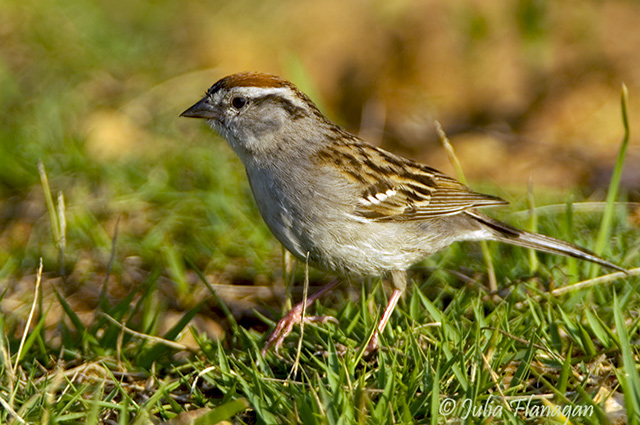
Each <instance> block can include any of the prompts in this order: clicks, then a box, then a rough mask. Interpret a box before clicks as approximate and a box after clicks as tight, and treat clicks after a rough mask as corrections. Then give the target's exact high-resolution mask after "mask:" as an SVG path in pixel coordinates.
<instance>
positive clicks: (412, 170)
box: [320, 142, 507, 221]
mask: <svg viewBox="0 0 640 425" xmlns="http://www.w3.org/2000/svg"><path fill="white" fill-rule="evenodd" d="M354 147H355V149H353V148H354ZM320 158H322V159H323V160H326V161H329V160H331V162H333V163H334V164H335V165H337V166H339V168H340V169H341V170H342V171H343V173H344V175H345V177H346V178H348V179H350V180H352V181H353V182H354V183H356V184H359V185H361V186H362V187H363V191H362V197H361V199H360V202H359V204H358V205H357V206H356V208H355V213H356V214H358V215H360V216H362V217H365V218H369V219H372V220H376V221H386V220H400V221H404V220H422V219H427V218H430V217H437V216H446V215H453V214H458V213H460V212H462V211H465V210H468V209H472V208H479V207H487V206H492V205H502V204H506V203H507V202H506V201H504V200H502V199H500V198H498V197H496V196H492V195H485V194H482V193H477V192H473V191H471V190H469V188H467V187H466V186H465V185H463V184H462V183H460V182H458V181H457V180H455V179H453V178H451V177H448V176H447V175H445V174H442V173H441V172H439V171H437V170H435V169H433V168H430V167H427V166H426V165H422V164H418V163H416V162H414V161H411V160H409V159H406V158H402V157H399V156H396V155H393V154H391V153H389V152H386V151H383V150H381V149H378V148H376V147H373V146H370V145H367V144H364V143H353V142H351V143H339V144H334V145H331V146H329V147H328V148H327V149H325V150H324V151H323V152H322V153H321V155H320ZM385 175H386V176H388V177H387V178H381V177H382V176H385Z"/></svg>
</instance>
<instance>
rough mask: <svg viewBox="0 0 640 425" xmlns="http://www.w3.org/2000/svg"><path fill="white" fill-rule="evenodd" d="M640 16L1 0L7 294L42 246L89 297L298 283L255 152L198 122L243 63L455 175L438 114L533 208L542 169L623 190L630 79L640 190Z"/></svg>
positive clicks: (464, 146)
mask: <svg viewBox="0 0 640 425" xmlns="http://www.w3.org/2000/svg"><path fill="white" fill-rule="evenodd" d="M639 22H640V3H638V2H637V1H630V0H629V1H625V0H612V1H584V0H573V1H572V0H569V1H562V2H554V1H545V0H514V1H502V2H487V1H481V0H452V1H446V2H444V1H429V0H422V1H411V0H394V1H382V0H373V1H358V0H353V1H345V0H325V1H322V2H311V1H300V0H280V1H249V0H235V1H232V2H231V1H189V2H184V1H179V0H155V1H149V2H138V1H130V0H109V1H104V0H103V1H100V0H91V1H87V0H64V1H62V0H57V1H55V0H54V1H47V2H44V1H41V0H21V1H15V0H3V1H2V3H0V110H2V113H1V114H0V278H1V279H2V281H3V282H5V284H3V285H2V286H6V285H8V284H10V285H11V287H12V288H14V289H12V291H19V288H20V287H21V286H20V285H16V283H17V282H20V281H21V280H23V279H26V278H28V279H30V280H29V281H30V282H32V280H33V279H32V277H33V276H32V274H33V273H34V270H35V268H36V266H37V263H38V261H39V258H40V257H42V258H43V259H44V263H45V267H44V269H45V272H46V273H48V275H47V276H48V277H49V278H50V279H60V278H61V277H63V278H64V283H65V291H67V292H69V293H71V292H73V291H74V290H76V289H77V288H84V289H83V290H84V291H85V293H84V294H83V296H82V297H80V298H82V299H83V300H86V299H92V297H93V298H94V299H95V297H97V296H98V292H99V288H100V286H101V285H102V283H104V281H105V280H106V281H109V282H110V281H114V282H117V283H119V284H123V285H125V286H126V284H130V285H135V284H137V283H138V282H140V281H141V280H143V279H144V278H145V277H146V276H148V273H149V272H150V271H153V270H159V271H160V273H161V274H162V275H163V276H166V279H167V282H169V283H168V284H167V285H166V288H168V289H166V291H168V293H170V294H175V293H176V292H177V293H178V294H179V296H178V297H170V298H171V299H173V300H175V299H178V300H179V299H181V298H184V297H187V298H188V297H197V296H198V294H200V293H199V292H198V291H195V292H194V291H193V290H191V291H190V290H189V289H188V288H190V287H191V286H192V285H194V282H193V280H194V279H192V276H191V274H190V273H189V272H188V270H190V269H191V265H192V264H193V265H195V266H197V267H198V268H200V269H201V270H203V271H204V272H205V273H206V274H207V276H210V277H211V279H212V280H213V281H214V282H218V283H236V284H237V283H247V284H266V283H271V282H273V281H277V280H278V279H280V274H281V273H282V265H281V261H282V260H281V257H282V254H281V251H280V248H279V245H278V244H277V242H276V241H275V239H274V238H273V237H272V236H271V235H270V234H269V232H268V231H267V230H266V228H265V226H264V225H263V224H262V222H261V220H260V218H259V214H258V213H257V211H256V209H255V207H254V205H253V203H252V201H251V195H250V191H249V189H248V185H247V183H246V181H245V178H244V171H243V169H242V166H241V164H240V162H239V161H238V160H237V159H236V158H235V157H234V155H233V153H232V152H231V150H230V149H229V148H228V147H227V146H226V145H225V143H224V142H223V141H222V140H221V139H219V138H218V137H217V136H214V135H213V134H212V133H211V132H210V130H209V129H208V128H206V126H205V125H204V123H203V122H199V121H196V120H187V119H179V118H178V115H179V114H180V112H182V111H183V110H184V109H185V108H187V107H188V106H190V105H191V104H193V103H194V102H195V101H197V100H198V99H199V98H200V97H201V96H202V94H203V93H204V91H205V90H206V89H207V88H208V87H209V86H210V85H211V84H213V83H214V82H215V81H216V80H217V79H219V78H221V77H223V76H225V75H227V74H230V73H235V72H239V71H247V70H252V71H263V72H271V73H276V74H279V75H282V76H284V77H285V78H288V79H290V80H292V81H294V82H295V83H296V84H297V85H298V86H299V87H300V88H301V89H302V90H303V91H305V92H307V93H308V94H309V95H310V96H311V97H312V99H314V100H315V101H316V102H317V103H318V105H319V106H320V107H321V109H322V110H323V111H324V112H326V113H327V114H328V115H329V116H330V117H332V118H333V119H334V120H335V121H337V122H338V123H340V124H342V125H343V126H345V127H346V128H348V129H350V130H352V131H354V132H356V133H357V134H359V135H361V136H362V137H364V138H365V139H366V140H367V141H369V142H371V143H373V144H376V145H379V146H382V147H384V148H385V149H389V150H392V151H393V152H396V153H399V154H402V155H405V156H409V157H412V158H414V159H417V160H419V161H423V162H426V163H428V164H430V165H432V166H435V167H436V168H439V169H441V170H442V171H444V172H446V173H449V174H453V173H454V170H453V168H452V167H451V166H450V164H449V162H448V160H447V156H446V154H445V152H444V150H443V148H442V147H441V145H440V142H439V141H438V138H437V136H436V132H435V127H434V120H438V121H439V122H440V123H441V124H442V126H443V128H444V130H445V132H446V133H447V135H448V136H449V137H450V139H451V141H452V143H453V145H454V147H455V149H456V151H457V154H458V155H459V159H460V161H461V163H462V167H463V169H464V170H465V172H466V175H467V178H468V179H469V181H470V185H471V186H472V187H474V188H476V189H484V190H487V187H488V188H489V189H488V190H490V191H491V192H492V193H494V194H496V195H500V196H502V197H505V198H506V199H509V200H510V201H513V202H515V203H516V204H518V202H519V201H520V200H522V199H524V198H525V197H526V192H527V189H526V187H527V185H528V184H529V183H530V182H531V184H532V187H533V192H534V193H535V195H536V197H539V198H540V200H541V203H542V200H546V199H549V200H550V201H554V202H560V203H562V202H565V201H566V200H567V199H575V200H584V199H592V200H602V199H603V198H604V191H605V189H606V187H607V184H608V181H609V176H610V173H611V169H612V168H613V164H614V162H615V158H616V155H617V152H618V148H619V143H620V141H621V139H622V136H623V127H622V120H621V109H620V93H621V86H622V84H623V83H625V84H626V85H627V86H628V88H629V93H630V104H629V119H630V123H631V129H632V139H631V142H630V145H629V152H628V155H627V162H626V167H625V170H624V175H623V187H624V189H625V192H624V194H623V197H628V199H630V200H636V201H637V200H638V199H639V197H640V196H639V190H640V167H639V166H638V164H640V143H639V140H638V135H637V134H638V132H637V130H636V128H637V125H636V123H638V122H639V118H640V100H639V99H640V25H638V23H639ZM39 161H41V163H42V164H43V166H44V167H43V170H45V172H46V176H47V177H48V182H49V186H50V188H51V193H52V197H53V201H54V205H55V207H54V209H56V210H58V211H60V210H62V211H64V214H63V216H64V220H62V221H64V225H65V228H64V229H63V231H62V232H61V233H62V234H60V232H58V233H59V234H57V235H56V232H54V231H53V230H52V219H51V214H49V213H48V210H49V211H53V210H52V209H51V208H52V207H51V206H50V207H49V208H48V207H47V203H46V196H45V190H44V189H43V184H42V176H43V175H44V174H43V173H39V171H38V162H39ZM61 200H63V201H64V202H60V201H61ZM639 217H640V214H639ZM639 221H640V219H639ZM53 225H54V226H55V223H54V224H53ZM57 226H60V223H58V225H57ZM107 271H108V272H107ZM195 280H196V281H197V279H195ZM30 285H32V284H30ZM30 285H27V286H25V290H28V291H31V289H29V288H31V286H30ZM196 286H197V285H196ZM201 286H202V285H200V287H201ZM112 287H116V288H117V285H115V286H112ZM161 287H162V286H161ZM204 291H205V292H206V290H204ZM160 292H161V293H162V291H160ZM14 298H15V297H14ZM17 298H19V297H17ZM8 300H9V298H7V299H5V300H4V301H3V304H2V306H3V309H9V308H14V307H15V306H16V305H17V304H16V305H14V304H11V305H9V304H7V302H8ZM167 302H170V301H167ZM20 305H22V304H20Z"/></svg>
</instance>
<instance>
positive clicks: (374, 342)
mask: <svg viewBox="0 0 640 425" xmlns="http://www.w3.org/2000/svg"><path fill="white" fill-rule="evenodd" d="M402 292H403V291H402V290H400V289H394V290H393V293H392V294H391V298H390V299H389V303H388V304H387V308H385V310H384V313H383V314H382V319H380V322H379V323H378V328H377V329H376V330H375V332H373V336H372V337H371V340H370V341H369V345H367V349H366V350H365V353H373V352H374V351H376V350H377V349H378V340H379V338H380V333H381V332H382V331H383V330H384V327H385V326H386V325H387V322H388V321H389V318H390V317H391V313H393V309H394V308H395V307H396V304H398V300H399V299H400V296H401V295H402Z"/></svg>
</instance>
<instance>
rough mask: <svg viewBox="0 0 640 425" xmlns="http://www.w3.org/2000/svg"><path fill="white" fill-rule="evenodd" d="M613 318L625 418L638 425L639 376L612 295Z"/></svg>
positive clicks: (639, 410) (624, 326)
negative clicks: (619, 360) (618, 348)
mask: <svg viewBox="0 0 640 425" xmlns="http://www.w3.org/2000/svg"><path fill="white" fill-rule="evenodd" d="M613 316H614V320H615V323H616V331H617V333H618V338H619V340H620V352H621V353H622V367H623V370H622V371H621V372H622V373H618V379H619V380H620V384H621V385H622V388H623V389H624V399H625V403H626V407H627V417H628V419H629V423H630V424H636V425H637V424H638V418H639V417H640V375H638V370H637V369H636V362H635V359H634V356H633V352H632V350H631V344H630V343H629V334H628V333H627V325H626V324H625V321H624V317H623V315H622V309H621V307H620V304H619V303H618V297H616V296H615V293H614V294H613Z"/></svg>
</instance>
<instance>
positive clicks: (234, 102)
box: [231, 96, 247, 109]
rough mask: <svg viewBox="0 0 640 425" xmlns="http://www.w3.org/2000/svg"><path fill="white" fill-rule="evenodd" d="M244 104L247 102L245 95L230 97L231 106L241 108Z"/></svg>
mask: <svg viewBox="0 0 640 425" xmlns="http://www.w3.org/2000/svg"><path fill="white" fill-rule="evenodd" d="M246 104H247V98H245V97H242V96H237V97H234V98H233V99H231V106H233V107H234V108H236V109H242V108H244V105H246Z"/></svg>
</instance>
